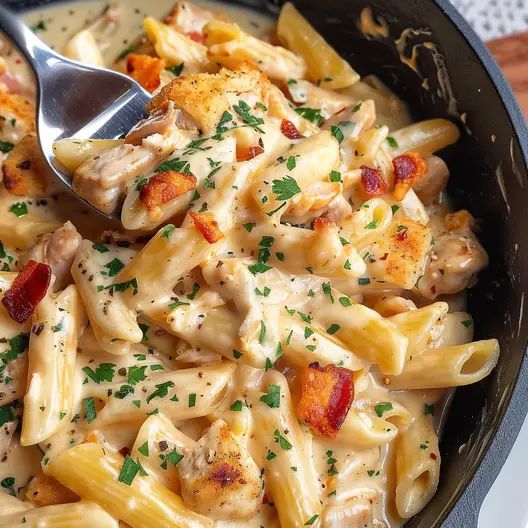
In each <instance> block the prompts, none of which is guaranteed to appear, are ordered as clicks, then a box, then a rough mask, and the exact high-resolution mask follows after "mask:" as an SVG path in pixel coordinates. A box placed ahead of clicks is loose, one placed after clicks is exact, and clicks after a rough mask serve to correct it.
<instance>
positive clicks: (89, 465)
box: [49, 443, 213, 528]
mask: <svg viewBox="0 0 528 528" xmlns="http://www.w3.org/2000/svg"><path fill="white" fill-rule="evenodd" d="M127 460H128V459H127ZM123 464H124V459H123V458H122V457H121V456H119V455H117V454H114V453H112V452H110V451H108V450H105V449H103V448H102V447H101V446H100V445H98V444H95V443H86V444H81V445H79V446H77V447H74V448H71V449H68V450H66V451H64V452H63V453H61V454H60V455H58V456H57V457H56V458H55V459H54V460H52V462H51V463H50V465H49V473H50V475H52V476H53V477H55V478H56V479H57V480H58V481H60V482H62V484H64V485H65V486H67V487H69V488H70V489H72V490H73V491H75V493H77V494H78V495H82V496H83V497H86V498H87V499H88V500H91V501H92V502H95V503H96V504H99V505H101V506H104V508H105V510H106V511H109V512H110V513H111V514H112V515H113V516H114V517H115V518H117V519H121V520H123V521H124V522H126V523H127V524H128V525H130V526H131V527H132V528H153V527H154V526H156V525H159V524H160V523H163V524H165V525H166V526H173V527H174V528H176V527H178V528H179V527H181V528H205V527H212V526H213V522H212V521H210V520H208V519H207V518H205V517H203V516H201V515H198V514H196V513H194V512H193V511H192V510H190V509H189V508H187V507H186V506H185V505H184V504H183V501H182V499H181V498H180V497H179V496H178V495H176V494H175V493H172V492H171V491H169V490H168V489H167V488H165V487H164V486H162V485H161V484H160V483H158V482H157V481H156V480H154V479H153V478H152V477H149V476H141V475H138V476H137V477H136V478H135V479H134V480H133V482H131V483H130V484H128V480H129V477H128V475H125V474H124V472H123V468H122V466H123ZM120 475H121V480H119V477H120ZM127 477H128V478H127ZM125 479H126V482H123V480H125Z"/></svg>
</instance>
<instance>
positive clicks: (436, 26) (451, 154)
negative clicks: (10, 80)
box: [4, 0, 528, 528]
mask: <svg viewBox="0 0 528 528" xmlns="http://www.w3.org/2000/svg"><path fill="white" fill-rule="evenodd" d="M4 1H5V0H4ZM7 3H9V0H8V2H7ZM11 3H12V4H15V5H16V7H17V8H20V7H23V6H28V5H35V4H37V3H40V4H43V3H49V1H48V2H31V1H29V2H23V1H22V2H21V1H20V0H11ZM233 3H236V1H235V2H233ZM239 3H243V4H246V5H250V6H252V7H256V8H259V9H266V10H269V11H270V12H276V11H277V6H278V5H280V4H281V3H282V2H280V0H279V1H277V2H273V1H266V0H245V1H244V0H240V2H239ZM294 3H295V4H296V5H297V7H298V8H299V9H300V10H301V11H302V12H303V13H304V14H305V15H306V16H307V18H308V19H309V20H310V21H311V22H312V23H313V25H314V26H315V27H316V28H317V29H318V30H319V31H320V32H321V33H322V34H323V35H324V36H325V37H326V38H327V40H328V41H329V42H330V43H331V44H332V45H333V46H334V47H335V48H336V49H337V50H338V51H339V52H340V53H341V54H342V55H343V56H344V57H345V58H346V59H347V60H349V61H350V63H351V64H352V65H353V66H354V67H355V68H356V69H357V70H358V71H359V72H360V73H361V74H369V73H372V74H376V75H378V76H379V77H380V78H381V79H382V80H383V81H384V82H385V83H387V84H388V85H389V86H391V88H393V89H394V90H395V91H396V93H397V94H398V95H400V96H401V97H402V98H403V99H405V100H406V101H407V102H408V103H409V104H410V107H411V108H412V111H413V113H414V117H415V118H417V119H424V118H431V117H445V118H448V119H452V120H453V121H455V122H456V123H457V124H458V125H459V126H460V127H461V130H462V139H461V141H460V142H459V143H458V144H457V145H456V146H454V147H451V148H450V149H448V150H446V151H445V152H444V153H442V155H443V156H444V158H445V159H446V161H447V162H448V164H449V166H450V168H451V171H452V177H451V182H450V192H451V195H452V197H454V199H455V204H456V206H457V207H460V208H463V207H466V208H468V209H470V210H471V212H472V213H473V214H474V215H475V216H476V217H477V218H478V219H479V220H480V221H481V227H482V230H481V233H480V238H481V241H482V243H483V245H484V246H485V247H486V249H487V250H488V252H489V255H490V261H491V265H490V267H489V268H488V270H487V271H486V272H485V273H483V274H482V276H481V278H480V282H479V284H478V285H477V287H475V288H474V289H473V290H471V292H470V295H469V311H470V312H471V313H472V315H473V316H474V319H475V322H476V325H475V326H476V338H477V339H486V338H490V337H497V338H498V339H499V340H500V345H501V359H500V362H499V365H498V367H497V369H496V370H495V371H494V372H493V373H492V375H491V376H490V377H489V378H488V379H487V380H485V381H484V382H481V383H479V384H477V385H472V386H469V387H465V388H461V389H459V390H457V392H456V396H455V399H454V402H453V406H452V409H451V413H450V415H449V418H448V420H447V423H446V426H445V432H444V436H443V438H442V441H441V452H442V471H441V479H440V486H439V489H438V492H437V494H436V495H435V497H434V498H433V500H432V501H431V503H430V504H429V505H428V506H427V507H426V509H425V510H424V511H423V512H422V513H420V514H419V515H418V516H416V517H415V518H414V519H412V520H411V521H409V523H408V524H407V525H406V526H407V527H408V528H434V527H437V526H440V525H442V526H446V527H447V526H449V527H457V528H462V527H463V528H470V527H472V526H476V525H477V516H478V509H479V507H480V503H481V501H482V499H483V497H484V495H485V493H486V492H487V490H488V489H489V487H490V486H491V484H492V482H493V479H494V478H495V476H496V474H497V472H498V470H499V469H500V467H501V465H502V463H503V462H504V460H505V458H506V456H507V454H508V452H509V450H510V448H511V445H512V443H513V441H514V439H515V436H516V435H517V432H518V429H519V428H520V426H521V424H522V420H523V418H524V415H525V413H526V411H527V407H528V402H527V401H526V400H527V398H524V397H523V393H524V394H526V390H527V389H528V376H526V372H525V371H526V370H527V369H526V368H523V366H522V360H523V356H524V351H525V347H526V341H527V329H528V326H527V325H526V324H523V322H524V320H523V316H525V317H526V315H525V314H524V311H526V310H525V307H524V304H525V302H524V301H525V300H524V295H525V293H526V292H527V291H528V272H527V268H528V243H527V235H526V233H525V231H524V229H523V220H526V217H527V207H526V204H527V203H528V177H527V176H528V174H527V161H526V159H527V157H528V133H527V131H526V124H525V121H524V118H523V117H522V114H521V113H520V111H519V109H518V107H517V106H516V104H515V102H514V101H513V99H512V96H511V92H510V91H509V88H508V87H507V85H506V84H505V82H504V80H503V79H502V77H501V75H500V73H499V71H498V69H497V67H496V65H495V64H494V63H493V61H492V59H491V58H490V57H489V55H488V54H487V52H486V51H485V49H484V46H483V45H482V43H480V42H479V41H478V39H477V38H476V36H475V35H474V34H473V33H472V31H471V30H470V29H469V28H468V27H467V25H465V23H464V22H463V21H462V20H461V19H460V17H459V16H458V15H457V14H456V12H455V10H454V9H453V8H452V7H451V6H450V5H449V4H448V2H447V1H446V0H436V1H433V0H398V1H397V2H394V1H388V0H348V1H347V0H325V1H324V2H320V1H319V0H298V1H294ZM365 7H370V8H371V9H372V13H373V15H374V17H375V18H376V17H379V16H382V17H383V18H384V20H385V21H386V22H387V23H388V26H389V29H390V36H389V37H388V38H379V39H367V38H366V37H365V35H363V34H362V33H361V32H360V31H359V29H358V24H357V21H358V18H359V15H360V13H361V11H362V9H363V8H365ZM457 26H458V27H457ZM409 27H410V28H415V29H417V28H428V29H430V30H431V33H432V35H431V36H428V37H427V40H430V41H433V42H434V43H435V44H437V46H438V49H439V50H440V52H441V53H442V55H443V56H444V58H445V63H446V65H447V70H448V72H449V76H450V80H451V85H452V88H453V93H454V96H455V98H456V100H457V105H456V106H457V112H456V114H457V115H453V113H452V112H451V113H450V112H449V108H448V105H447V103H446V100H445V99H443V98H442V97H438V95H437V93H436V91H437V88H438V87H439V84H438V79H437V68H436V66H435V63H434V61H433V60H432V57H431V54H430V53H426V52H425V53H421V54H420V55H419V58H418V65H419V70H420V71H421V73H422V74H423V77H424V78H427V79H428V82H429V84H430V87H431V90H424V89H423V88H422V82H423V78H421V77H419V76H418V75H417V74H416V73H415V72H414V71H413V70H412V69H410V68H409V67H408V66H406V65H405V64H403V63H402V61H401V60H400V57H399V55H398V53H397V52H396V51H395V46H394V40H395V39H397V38H398V37H400V35H401V33H402V31H403V30H405V29H406V28H409ZM459 28H461V29H462V30H463V34H462V33H461V31H460V29H459ZM423 40H424V37H423V36H422V37H420V36H417V37H416V38H414V39H411V41H412V42H411V44H413V43H414V44H416V43H419V42H422V41H423ZM406 49H407V53H408V54H409V53H410V47H407V48H406ZM475 50H476V51H475ZM464 113H465V115H466V116H467V117H466V119H465V121H466V125H464V124H463V123H462V121H461V118H460V116H461V115H463V114H464ZM492 137H494V140H492ZM501 187H502V190H501ZM526 304H527V305H528V299H526ZM516 380H517V385H516ZM512 394H513V397H512ZM510 399H511V404H510V406H509V408H508V404H509V403H510ZM506 411H507V412H506ZM501 422H502V424H501ZM499 424H501V425H500V427H499ZM486 453H487V454H486ZM479 466H480V467H479ZM457 501H458V502H457ZM449 512H450V513H449ZM448 513H449V515H448ZM446 516H447V517H446Z"/></svg>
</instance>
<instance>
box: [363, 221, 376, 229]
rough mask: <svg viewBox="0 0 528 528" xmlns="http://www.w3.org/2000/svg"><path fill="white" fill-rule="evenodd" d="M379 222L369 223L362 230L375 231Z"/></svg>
mask: <svg viewBox="0 0 528 528" xmlns="http://www.w3.org/2000/svg"><path fill="white" fill-rule="evenodd" d="M378 223H379V220H372V222H369V223H368V224H367V225H366V226H365V227H364V229H376V227H378Z"/></svg>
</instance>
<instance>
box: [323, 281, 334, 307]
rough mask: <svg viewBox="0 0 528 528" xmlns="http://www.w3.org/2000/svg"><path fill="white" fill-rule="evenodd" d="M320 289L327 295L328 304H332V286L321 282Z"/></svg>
mask: <svg viewBox="0 0 528 528" xmlns="http://www.w3.org/2000/svg"><path fill="white" fill-rule="evenodd" d="M321 287H322V289H323V292H324V294H325V295H327V296H328V298H329V299H330V302H331V303H332V304H334V296H333V295H332V286H331V285H330V283H329V282H323V284H322V286H321Z"/></svg>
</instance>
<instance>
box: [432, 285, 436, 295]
mask: <svg viewBox="0 0 528 528" xmlns="http://www.w3.org/2000/svg"><path fill="white" fill-rule="evenodd" d="M431 293H432V294H433V295H436V286H435V285H434V284H433V285H432V286H431Z"/></svg>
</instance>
